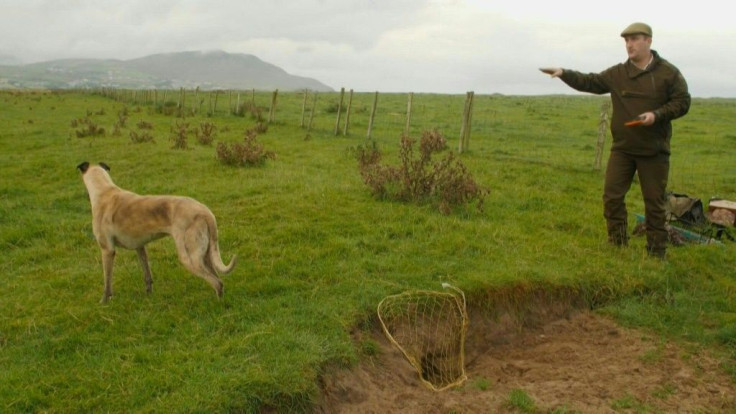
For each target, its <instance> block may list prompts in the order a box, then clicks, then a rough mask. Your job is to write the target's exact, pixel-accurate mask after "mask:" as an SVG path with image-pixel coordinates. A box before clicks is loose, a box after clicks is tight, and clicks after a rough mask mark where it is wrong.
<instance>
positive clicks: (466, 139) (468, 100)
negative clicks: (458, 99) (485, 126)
mask: <svg viewBox="0 0 736 414" xmlns="http://www.w3.org/2000/svg"><path fill="white" fill-rule="evenodd" d="M474 96H475V92H472V91H470V92H467V93H466V94H465V107H464V109H463V121H462V125H461V126H460V144H459V145H458V152H460V153H462V152H463V151H466V150H467V149H468V148H469V147H470V130H471V126H472V123H473V97H474Z"/></svg>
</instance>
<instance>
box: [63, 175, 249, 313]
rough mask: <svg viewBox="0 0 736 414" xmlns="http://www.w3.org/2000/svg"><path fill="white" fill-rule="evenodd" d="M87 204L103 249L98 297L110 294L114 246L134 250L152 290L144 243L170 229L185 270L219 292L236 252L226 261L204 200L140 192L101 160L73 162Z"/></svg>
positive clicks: (215, 225)
mask: <svg viewBox="0 0 736 414" xmlns="http://www.w3.org/2000/svg"><path fill="white" fill-rule="evenodd" d="M77 168H78V169H79V170H80V171H81V172H82V179H83V180H84V185H85V186H86V187H87V192H88V193H89V200H90V203H91V204H92V231H93V232H94V234H95V238H96V239H97V243H98V244H99V245H100V249H101V250H102V267H103V271H104V274H105V291H104V293H103V295H102V300H101V301H100V302H101V303H105V302H107V301H108V299H110V297H111V296H112V267H113V261H114V260H115V247H118V246H119V247H123V248H126V249H131V250H135V251H136V252H138V258H139V259H140V262H141V266H142V267H143V276H144V278H145V281H146V291H147V292H149V293H150V292H151V289H152V285H153V277H152V276H151V269H150V267H149V266H148V255H147V254H146V247H145V246H146V243H148V242H150V241H152V240H156V239H159V238H161V237H164V236H166V235H170V236H171V237H173V238H174V242H175V243H176V250H177V252H178V253H179V260H180V261H181V262H182V263H183V264H184V266H185V267H186V268H187V269H189V271H190V272H192V273H194V274H195V275H197V276H199V277H201V278H202V279H204V280H206V281H207V282H208V283H209V284H210V285H211V286H212V287H213V288H214V289H215V292H217V296H218V297H222V293H223V286H222V280H220V278H219V277H218V276H217V275H218V273H219V274H227V273H230V271H231V270H232V269H233V267H234V266H235V262H236V257H233V258H232V260H231V261H230V264H229V265H227V266H225V264H224V263H223V262H222V259H221V258H220V248H219V246H218V243H217V223H216V221H215V216H214V215H213V214H212V212H211V211H210V209H209V208H207V206H205V205H204V204H202V203H200V202H198V201H196V200H194V199H191V198H188V197H177V196H167V195H161V196H141V195H138V194H134V193H131V192H130V191H126V190H123V189H121V188H119V187H118V186H116V185H115V184H114V183H113V182H112V179H111V178H110V175H109V174H108V171H109V170H110V167H108V166H107V165H105V163H100V164H99V165H90V164H89V163H88V162H83V163H81V164H79V165H78V166H77Z"/></svg>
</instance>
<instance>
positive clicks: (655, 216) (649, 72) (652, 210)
mask: <svg viewBox="0 0 736 414" xmlns="http://www.w3.org/2000/svg"><path fill="white" fill-rule="evenodd" d="M621 37H623V38H624V40H625V42H626V52H627V54H628V57H629V58H628V60H627V61H626V62H624V63H620V64H618V65H615V66H612V67H610V68H608V69H606V70H604V71H603V72H601V73H590V74H583V73H580V72H577V71H574V70H569V69H562V68H543V69H541V70H542V72H544V73H547V74H549V75H551V76H552V77H553V78H560V79H561V80H562V81H563V82H565V83H566V84H567V85H569V86H570V87H572V88H574V89H576V90H579V91H582V92H591V93H595V94H604V93H610V94H611V102H612V105H613V116H612V118H611V135H612V136H613V145H612V146H611V154H610V157H609V159H608V166H607V168H606V178H605V185H604V190H603V215H604V217H605V218H606V224H607V227H608V240H609V242H611V243H612V244H614V245H617V246H625V245H626V244H627V242H628V231H627V230H628V224H627V211H626V203H625V198H626V193H627V192H628V191H629V189H630V188H631V183H632V181H633V179H634V173H638V175H639V182H640V184H641V191H642V195H643V197H644V214H645V217H646V218H645V224H646V229H647V252H648V253H649V255H651V256H654V257H658V258H662V259H664V258H665V254H666V248H667V238H668V234H667V229H666V228H665V224H666V214H665V200H666V196H665V193H666V189H667V177H668V174H669V156H670V138H671V137H672V124H671V121H672V120H673V119H676V118H679V117H681V116H683V115H685V114H686V113H687V112H688V110H689V109H690V93H689V92H688V87H687V82H686V81H685V78H684V77H683V76H682V74H681V73H680V71H679V70H678V69H677V68H676V67H675V66H674V65H672V64H671V63H669V62H668V61H666V60H664V59H663V58H661V57H660V56H659V54H658V53H657V52H656V51H655V50H652V49H651V45H652V28H651V27H650V26H649V25H647V24H644V23H633V24H631V25H629V26H628V27H627V28H626V29H624V31H623V32H622V33H621ZM632 121H635V122H632Z"/></svg>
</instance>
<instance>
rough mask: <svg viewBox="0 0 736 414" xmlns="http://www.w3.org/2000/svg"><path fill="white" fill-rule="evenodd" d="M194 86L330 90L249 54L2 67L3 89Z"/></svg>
mask: <svg viewBox="0 0 736 414" xmlns="http://www.w3.org/2000/svg"><path fill="white" fill-rule="evenodd" d="M95 87H116V88H130V89H151V88H158V89H163V88H180V87H184V88H196V87H199V88H201V89H205V90H206V89H258V90H273V89H280V90H300V89H310V90H315V91H332V88H331V87H329V86H327V85H325V84H324V83H322V82H320V81H318V80H316V79H312V78H306V77H302V76H296V75H291V74H289V73H287V72H286V71H285V70H283V69H281V68H279V67H278V66H275V65H273V64H270V63H267V62H264V61H262V60H261V59H259V58H258V57H256V56H253V55H248V54H230V53H226V52H222V51H213V52H196V51H194V52H178V53H164V54H156V55H150V56H146V57H142V58H138V59H131V60H116V59H64V60H53V61H47V62H40V63H33V64H27V65H0V88H20V89H25V88H49V89H68V88H95Z"/></svg>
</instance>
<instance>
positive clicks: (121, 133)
mask: <svg viewBox="0 0 736 414" xmlns="http://www.w3.org/2000/svg"><path fill="white" fill-rule="evenodd" d="M202 96H205V95H202ZM246 97H247V98H248V99H249V98H250V95H249V94H244V96H243V98H242V99H244V100H245V99H246ZM464 98H465V97H464V96H461V95H457V96H449V95H424V94H422V95H415V96H414V101H413V113H412V118H411V120H412V127H411V134H412V136H418V135H419V134H420V133H421V132H422V131H423V130H428V129H435V128H436V129H438V130H439V131H440V132H442V133H444V134H445V135H446V136H447V138H448V140H449V142H450V147H451V149H450V150H451V151H454V150H455V148H456V147H457V136H458V134H459V131H460V122H461V115H462V110H463V100H464ZM188 99H189V102H194V101H193V97H191V96H190V97H188ZM219 99H220V102H219V107H218V111H217V112H216V113H215V114H213V115H211V116H208V115H207V114H205V113H204V112H206V111H205V110H202V111H200V113H199V114H198V115H194V116H188V117H186V118H184V119H182V118H178V117H175V116H171V115H164V114H162V113H159V111H157V110H156V107H155V106H154V105H153V104H142V103H136V102H133V101H132V100H131V98H126V99H120V100H114V99H111V98H109V97H103V96H98V95H92V94H82V93H76V92H68V93H67V92H58V93H57V92H53V93H52V92H24V93H19V92H13V91H4V92H0V168H1V169H2V174H1V175H0V177H1V178H0V249H1V250H2V255H1V256H0V274H2V279H3V283H1V284H0V412H102V411H110V412H162V411H165V412H229V411H233V412H258V411H259V410H260V409H264V408H267V409H273V410H275V411H277V412H302V411H303V412H309V410H310V408H311V406H312V404H313V402H314V401H315V400H316V398H317V396H318V395H319V391H320V389H319V378H320V376H321V375H323V374H324V373H325V370H326V369H328V367H340V366H348V365H350V364H353V363H355V362H356V361H358V360H359V359H361V358H363V357H365V355H364V353H365V352H366V350H370V349H374V348H373V347H371V346H370V344H360V343H357V344H356V343H354V342H353V341H352V339H351V331H354V330H367V329H370V327H371V324H373V323H374V322H375V308H376V305H377V304H378V302H379V301H380V300H381V299H382V298H384V297H385V296H387V295H390V294H395V293H399V292H402V291H404V290H408V289H432V290H439V289H441V287H440V284H441V283H442V282H449V283H452V284H453V285H455V286H457V287H459V288H461V289H462V290H463V291H465V293H466V295H467V296H468V300H469V306H471V307H476V308H484V307H488V306H491V305H492V304H493V303H494V301H496V300H518V301H519V302H523V301H524V295H525V292H529V291H530V290H532V289H544V291H547V292H550V295H551V296H554V295H558V294H564V295H575V296H578V297H579V298H580V299H581V300H583V301H585V303H586V304H587V305H589V306H591V307H593V308H595V309H596V310H597V311H599V312H605V313H608V314H610V315H613V316H615V317H616V318H617V319H618V320H619V321H621V323H624V324H627V325H631V326H636V327H640V328H644V329H648V330H652V331H653V332H656V333H658V334H660V335H662V336H663V337H664V338H667V339H670V340H676V341H684V342H687V343H689V344H693V348H692V349H693V352H697V349H699V348H701V347H702V348H704V349H708V350H713V351H714V352H718V353H720V354H721V355H723V361H724V363H723V368H724V369H725V370H727V371H729V372H731V373H732V375H733V376H734V379H736V300H734V297H735V296H736V275H734V271H733V269H734V268H735V267H736V245H735V244H734V243H726V244H723V245H707V246H706V245H692V246H687V247H682V248H672V249H670V251H669V260H668V261H667V262H661V261H658V260H653V259H649V258H647V257H646V254H645V251H644V250H645V249H644V245H645V241H644V240H643V239H642V238H634V239H633V240H632V244H631V246H630V247H629V248H626V249H614V248H612V247H609V246H608V245H607V243H606V235H605V224H604V221H603V218H602V205H601V188H602V181H603V179H602V172H601V171H598V170H596V169H595V168H593V162H594V159H595V142H596V139H597V131H598V116H599V112H600V106H601V104H603V103H604V102H606V100H607V98H606V97H594V96H558V97H552V96H545V97H504V96H476V97H475V107H474V115H473V129H472V136H471V139H470V150H469V151H467V152H465V153H463V154H462V155H460V157H459V158H460V159H461V160H462V162H463V163H464V164H465V165H466V166H467V167H468V169H469V170H470V171H471V172H472V174H473V176H474V178H475V179H476V180H477V181H478V182H479V183H481V184H482V185H484V186H486V187H488V188H489V189H490V193H489V194H488V196H487V197H486V199H485V203H484V209H483V211H478V210H477V209H475V207H473V206H468V207H462V208H458V209H456V210H455V211H453V212H452V213H451V214H449V215H445V214H442V213H440V212H439V211H438V209H437V208H436V207H435V206H433V205H431V204H424V205H412V204H404V203H399V202H394V201H381V200H376V199H374V198H373V197H372V196H371V194H370V192H369V191H368V188H367V187H366V186H365V185H364V184H363V183H362V181H361V177H360V175H359V173H358V169H357V163H356V160H355V159H354V158H353V156H352V155H351V151H350V149H351V148H355V147H357V146H359V145H364V144H365V142H366V130H367V125H368V118H369V115H370V108H371V104H372V102H373V94H372V93H360V94H356V95H355V97H354V100H353V107H352V109H353V112H352V113H351V118H350V120H351V124H350V130H349V133H348V135H347V136H343V135H342V134H340V135H338V136H336V135H335V134H334V128H335V119H336V113H335V112H334V111H333V110H331V109H330V108H335V105H336V103H337V100H338V94H335V93H333V94H320V95H319V96H318V100H317V105H316V112H315V114H314V122H313V126H312V130H311V131H310V132H309V134H307V131H305V129H303V128H300V126H299V124H300V120H301V116H302V113H301V108H302V102H303V96H302V94H300V93H281V94H280V95H279V97H278V103H277V107H276V112H275V114H274V115H275V117H274V122H272V123H271V124H270V125H269V126H268V131H267V132H265V133H263V134H261V135H259V136H258V139H259V141H260V142H261V143H262V144H263V145H264V146H265V147H266V148H267V149H269V150H271V151H273V152H275V153H276V159H274V160H268V161H267V162H266V163H265V164H264V165H263V166H260V167H250V168H244V167H230V166H225V165H222V164H221V163H220V162H218V160H217V159H216V158H215V147H214V144H213V145H211V146H203V145H199V144H198V143H197V142H196V139H195V138H194V136H191V137H190V139H189V142H188V144H189V145H188V147H189V148H188V149H184V150H182V149H172V142H171V140H170V138H171V136H172V132H171V130H172V127H175V126H176V125H177V123H179V124H181V123H183V122H186V123H188V124H189V126H190V127H198V126H199V125H201V124H202V123H205V122H209V123H212V124H214V125H216V126H217V131H218V132H217V136H216V138H215V143H216V142H219V141H222V142H236V141H241V140H242V139H243V136H244V132H245V130H246V129H248V128H253V127H254V126H255V124H256V120H255V119H253V118H252V117H251V116H250V115H249V114H246V116H244V117H240V116H234V115H231V114H230V113H229V112H228V111H227V106H228V104H227V102H228V100H227V96H226V95H220V97H219ZM255 99H256V102H257V105H259V106H263V107H266V109H265V111H264V114H263V115H264V117H266V116H267V113H268V109H267V107H268V106H269V105H270V100H271V94H270V93H265V92H264V93H257V94H256V96H255ZM309 102H310V103H311V98H310V100H309ZM406 106H407V97H406V95H401V94H395V95H391V94H388V95H384V94H381V95H380V96H379V107H378V113H377V115H376V119H375V125H374V129H373V138H374V140H375V141H376V142H377V144H378V146H379V148H380V149H381V150H382V151H383V152H384V153H385V159H386V160H387V161H389V162H391V161H395V162H396V163H398V156H397V155H398V143H399V138H400V136H401V133H402V131H403V130H404V126H405V123H406V118H405V111H406ZM205 107H206V105H205ZM121 113H127V120H126V123H125V125H124V126H122V127H119V128H118V129H117V133H116V132H115V131H116V129H115V123H116V122H119V121H120V114H121ZM734 113H736V101H735V100H717V99H711V100H705V99H695V100H694V102H693V105H692V108H691V112H690V114H689V115H687V116H686V117H685V118H683V119H680V120H677V121H675V132H674V138H673V141H672V149H673V155H672V158H671V176H670V188H671V189H672V190H673V191H676V192H682V193H687V194H690V195H694V196H697V197H701V198H703V199H704V201H707V200H708V199H709V198H710V197H711V196H719V197H722V198H726V199H731V200H734V199H736V163H734V162H733V160H734V158H733V147H734V144H736V132H735V131H734V130H733V117H734ZM81 118H89V119H90V120H92V121H93V122H94V123H96V124H97V125H98V126H100V127H102V128H104V129H105V132H104V134H102V135H99V136H93V137H83V138H78V137H77V136H76V132H77V131H78V130H80V128H81V127H80V126H79V124H78V123H77V124H76V125H77V126H76V127H75V126H72V125H74V123H73V121H74V120H79V119H81ZM343 119H344V118H343ZM142 121H143V122H145V123H150V124H152V125H153V129H151V130H147V131H150V132H149V133H150V134H151V136H152V137H153V138H154V141H153V142H147V143H133V142H132V140H131V139H130V133H131V131H139V127H138V126H137V125H138V124H139V123H140V122H142ZM340 130H341V131H342V127H341V128H340ZM139 132H142V131H139ZM608 147H610V141H609V142H607V145H606V152H607V149H608ZM606 155H607V154H606ZM606 155H604V160H605V158H606ZM82 161H90V162H98V161H105V162H106V163H108V164H109V165H110V166H111V168H112V170H111V175H112V177H113V180H114V181H115V183H116V184H117V185H119V186H120V187H122V188H125V189H129V190H131V191H134V192H137V193H141V194H154V193H162V194H163V193H165V194H179V195H188V196H191V197H194V198H196V199H198V200H200V201H202V202H203V203H205V204H207V205H208V206H209V207H210V208H211V209H212V211H213V212H214V213H215V215H216V216H217V220H218V225H219V234H220V249H221V251H222V255H223V260H225V261H226V262H227V261H228V260H229V259H230V257H231V256H232V255H234V254H237V255H238V257H239V263H238V266H237V267H236V268H235V271H234V272H233V273H232V274H230V275H228V276H225V277H224V281H225V298H224V299H223V300H217V299H216V297H215V294H214V292H213V291H212V289H211V288H210V287H209V285H207V284H206V283H205V282H204V281H203V280H200V279H198V278H197V277H195V276H193V275H191V274H189V273H188V272H187V271H186V270H185V269H184V268H183V267H182V266H181V265H180V264H179V262H178V260H177V257H176V254H175V251H174V246H173V242H172V241H171V240H170V239H163V240H160V241H157V242H154V243H153V244H151V245H150V247H149V249H148V254H149V258H150V262H151V268H152V271H153V275H154V290H153V293H152V294H151V295H147V294H146V292H145V285H144V283H143V278H142V273H141V270H140V268H139V265H138V262H137V257H136V255H135V253H134V252H130V251H125V250H120V251H119V252H118V255H117V259H116V266H115V281H114V288H115V296H114V297H113V299H112V300H111V302H110V303H109V304H108V305H100V304H99V303H98V301H99V299H100V297H101V295H102V268H101V260H100V255H99V249H98V248H97V246H96V243H95V241H94V238H93V236H92V227H91V216H90V206H89V199H88V197H87V193H86V190H85V188H84V185H83V183H82V181H81V178H80V174H79V172H78V171H77V170H76V169H75V167H76V165H77V164H79V163H80V162H82ZM604 164H605V162H604ZM628 204H629V212H630V216H631V222H632V223H633V222H634V216H633V215H634V213H641V212H642V211H643V204H642V202H641V195H640V192H639V189H638V187H637V186H634V187H633V188H632V191H631V192H630V193H629V197H628ZM632 226H633V224H632Z"/></svg>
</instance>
